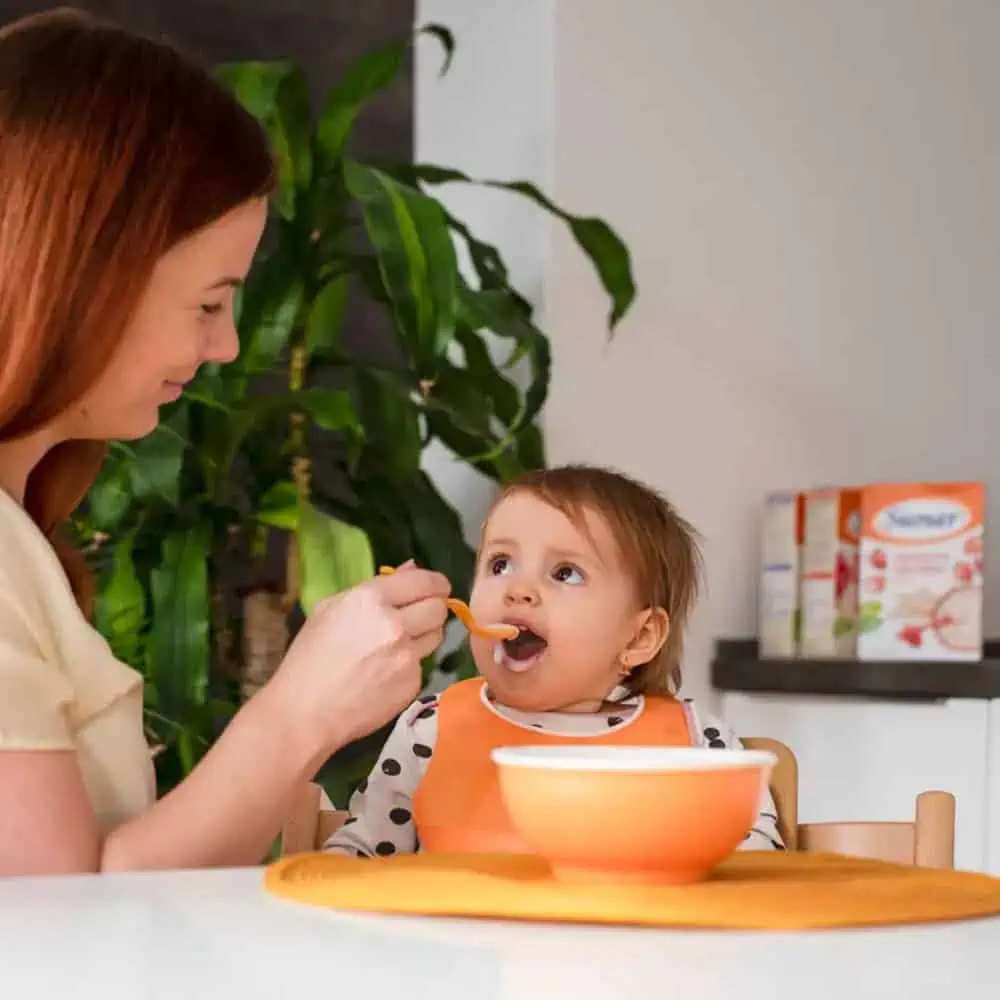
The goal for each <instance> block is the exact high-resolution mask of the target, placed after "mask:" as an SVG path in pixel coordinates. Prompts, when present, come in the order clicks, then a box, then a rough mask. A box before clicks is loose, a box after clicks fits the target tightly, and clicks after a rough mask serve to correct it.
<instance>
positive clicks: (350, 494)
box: [75, 25, 635, 788]
mask: <svg viewBox="0 0 1000 1000" xmlns="http://www.w3.org/2000/svg"><path fill="white" fill-rule="evenodd" d="M423 30H424V31H426V32H429V33H430V34H431V35H433V36H435V37H436V38H437V39H439V40H440V42H441V43H442V45H443V47H444V51H445V68H447V65H448V62H449V61H450V59H451V57H452V54H453V51H454V44H453V39H452V37H451V35H450V33H449V32H448V31H447V29H444V28H442V27H440V26H436V25H432V26H428V27H426V28H424V29H423ZM409 44H410V41H409V40H404V41H400V42H399V43H397V44H393V45H389V46H387V47H385V48H383V49H380V50H378V51H375V52H372V53H371V54H369V55H367V56H365V57H364V58H363V59H361V60H360V61H359V62H358V63H357V64H356V65H355V66H354V67H353V68H352V69H351V70H350V71H349V72H348V73H347V74H346V75H345V76H344V77H343V79H342V80H341V81H340V83H339V84H338V85H337V86H336V87H335V88H334V90H333V91H332V92H331V93H330V94H329V95H328V97H327V100H326V102H325V105H324V107H323V108H322V110H321V111H320V113H319V114H318V115H317V116H315V117H314V116H313V114H312V112H311V109H310V107H309V101H308V96H307V90H306V84H305V80H304V78H303V75H302V72H301V71H300V69H299V68H298V67H297V66H296V65H294V64H293V63H290V62H273V63H240V64H234V65H228V66H224V67H221V68H220V70H219V74H220V76H221V78H222V79H223V80H225V81H226V82H227V84H228V85H229V86H230V87H231V88H232V89H233V91H234V93H235V94H236V95H237V97H238V98H239V99H240V100H241V101H242V102H243V103H244V105H245V106H246V107H247V108H248V109H249V110H250V111H251V112H252V113H253V114H254V115H256V116H257V117H258V118H259V120H260V121H261V122H262V123H263V124H264V125H265V126H266V128H267V131H268V133H269V135H270V137H271V140H272V143H273V148H274V150H275V154H276V158H277V160H278V163H279V167H280V175H279V183H278V190H277V192H276V195H275V197H274V199H273V206H272V219H271V222H270V225H269V232H268V234H266V237H265V242H264V247H263V249H262V251H261V253H260V254H259V255H258V258H257V259H256V260H255V263H254V267H253V269H252V271H251V274H250V276H249V278H248V281H247V284H246V287H245V289H244V290H243V292H242V294H241V296H240V297H239V299H238V302H237V317H236V319H237V326H238V329H239V332H240V340H241V355H240V358H239V360H238V361H237V362H236V363H234V364H233V365H230V366H228V367H226V368H225V369H219V368H217V367H213V366H207V367H206V368H205V369H204V370H203V371H202V372H201V373H200V374H199V376H198V378H197V379H196V381H195V382H194V383H193V384H192V385H191V386H190V388H189V391H188V392H186V393H185V395H184V397H183V398H182V399H181V400H179V401H178V402H177V403H176V404H173V405H172V406H170V407H169V408H168V409H166V410H165V411H164V413H163V419H162V423H161V425H160V427H159V428H158V429H157V430H156V431H155V432H153V433H152V434H151V435H149V436H148V437H147V438H145V439H143V440H142V441H139V442H134V443H131V444H127V445H126V444H121V445H115V446H114V447H113V448H112V450H111V453H110V455H109V458H108V461H107V462H106V463H105V466H104V468H103V469H102V472H101V475H100V478H99V479H98V481H97V482H96V483H95V485H94V487H93V489H92V490H91V492H90V494H89V497H88V499H87V502H86V503H85V504H84V506H83V507H82V508H81V510H80V512H79V514H78V518H77V520H76V522H75V527H76V530H77V534H78V539H79V541H80V543H81V544H82V545H83V547H84V549H85V551H86V552H87V553H88V554H89V556H90V558H91V560H92V563H93V565H94V568H95V570H96V571H97V575H98V586H99V589H98V596H97V602H96V624H97V626H98V628H99V629H100V630H101V631H102V633H103V634H104V635H105V636H106V637H107V638H108V640H109V642H110V643H111V645H112V648H113V649H114V651H115V653H116V654H117V655H118V656H119V657H121V658H122V659H123V660H125V661H126V662H128V663H131V664H133V665H134V666H136V667H137V668H139V669H140V670H141V671H142V672H143V673H144V675H145V677H146V681H147V683H146V692H147V696H146V697H147V725H148V729H149V736H150V739H151V741H152V742H154V743H156V744H158V745H159V747H160V748H161V752H160V753H159V755H158V758H157V760H158V775H159V780H160V784H161V787H164V788H167V787H170V786H171V785H172V784H174V783H175V782H176V781H177V780H179V778H181V777H182V776H183V775H184V774H186V773H187V772H188V771H189V770H190V769H191V767H193V766H194V764H195V763H196V762H197V760H198V759H199V757H200V756H201V754H202V753H203V752H204V750H205V749H206V748H207V746H208V745H209V743H210V742H211V740H212V738H213V736H214V735H215V734H216V733H217V731H218V727H219V726H220V725H222V724H224V722H225V719H226V717H227V716H228V715H229V714H230V713H231V712H232V711H233V710H234V709H235V707H236V706H237V705H238V704H239V702H240V700H241V698H242V697H245V696H246V694H247V693H248V691H249V690H252V689H253V688H254V687H255V686H257V685H259V684H260V683H263V682H265V681H266V679H267V677H268V676H269V674H270V672H272V671H273V669H274V668H275V666H276V665H277V663H278V662H279V660H280V656H281V654H282V653H283V651H284V648H285V646H286V644H287V641H288V636H289V627H290V625H291V626H292V627H294V615H295V613H296V612H297V611H298V610H299V609H301V612H303V613H305V614H307V615H308V613H309V612H310V610H311V609H312V607H313V606H314V605H315V603H316V602H317V601H318V600H320V599H321V598H322V597H324V596H326V595H328V594H331V593H335V592H337V591H339V590H341V589H344V588H346V587H349V586H352V585H353V584H355V583H357V582H359V581H361V580H363V579H366V578H367V577H369V576H371V574H372V573H373V572H374V570H375V567H376V565H377V564H380V563H391V564H396V563H398V562H401V561H402V560H404V559H407V558H410V557H413V558H415V559H416V560H417V561H418V562H420V563H421V564H423V565H428V566H431V567H434V568H436V569H438V570H440V571H442V572H444V573H445V574H446V575H447V576H448V577H449V578H450V579H451V581H452V583H453V586H454V588H455V591H456V593H458V594H459V595H462V596H467V593H468V588H469V584H470V578H471V574H472V568H473V553H472V551H471V550H470V549H469V547H468V545H467V544H466V543H465V541H464V539H463V536H462V529H461V523H460V520H459V517H458V514H457V513H456V511H455V510H454V509H452V507H451V506H450V505H449V504H448V503H447V502H446V501H445V500H444V498H443V497H442V496H441V494H440V493H439V492H438V490H437V488H436V487H435V485H434V483H433V481H432V480H431V479H430V477H429V476H428V475H427V474H426V473H425V472H424V471H423V470H422V468H421V466H420V457H421V453H422V451H423V449H424V447H425V446H426V445H427V444H428V443H429V442H430V441H431V440H434V439H437V440H439V441H441V442H442V443H443V444H444V445H445V446H446V447H447V448H449V449H450V450H451V451H452V452H453V453H454V454H455V456H456V457H457V458H458V459H460V460H461V461H464V462H467V463H469V464H470V465H472V466H474V467H475V468H476V469H478V470H480V471H481V472H483V473H484V474H485V475H487V476H489V477H491V478H492V479H494V480H496V481H497V482H498V483H503V482H505V481H508V480H509V479H510V478H511V477H513V476H515V475H517V474H518V473H519V472H521V471H522V470H524V469H529V468H537V467H540V466H542V465H543V464H544V461H545V456H544V448H543V441H542V435H541V432H540V430H539V428H538V425H537V419H536V418H537V416H538V414H539V411H540V409H541V407H542V405H543V403H544V401H545V398H546V393H547V388H548V379H549V362H550V359H549V346H548V342H547V340H546V337H545V336H544V334H543V333H542V332H541V331H540V330H539V329H538V328H537V326H536V325H535V323H534V322H533V319H532V311H531V307H530V305H529V304H528V303H527V302H526V301H525V299H524V298H523V297H522V296H521V295H519V294H518V292H517V291H516V290H515V289H514V288H513V287H512V286H511V284H510V282H509V278H508V274H507V269H506V267H505V265H504V261H503V259H502V257H501V255H500V254H499V252H498V251H497V250H496V248H495V247H493V246H490V245H489V244H487V243H485V242H483V241H482V240H480V239H477V238H476V236H475V235H474V234H473V233H472V232H470V231H469V229H468V228H467V227H466V226H465V225H464V224H463V223H462V222H461V220H459V219H456V218H454V217H452V216H451V215H449V214H448V212H447V211H446V210H445V209H444V208H443V207H442V205H441V204H440V203H439V202H438V201H437V200H435V198H434V197H433V196H432V195H431V194H430V193H429V191H431V190H432V189H433V188H434V187H435V186H436V185H439V184H444V183H455V182H469V179H468V178H466V177H464V176H463V175H461V174H460V173H458V172H456V171H452V170H448V169H444V168H440V167H431V166H424V165H414V164H411V163H397V164H390V163H372V162H363V161H361V160H359V159H356V158H354V157H353V156H351V155H350V154H349V150H348V147H349V140H350V137H351V133H352V128H353V125H354V122H355V120H356V118H357V116H358V114H359V113H361V111H362V110H363V108H364V106H365V104H366V102H367V101H368V100H370V99H371V98H372V96H373V95H375V94H376V93H378V92H379V91H380V90H381V89H382V88H384V87H386V86H388V85H389V84H391V83H392V81H393V80H394V79H395V78H396V76H397V74H398V73H399V72H400V70H401V68H402V66H403V65H404V64H405V57H406V53H407V48H408V46H409ZM483 183H488V184H493V185H494V186H498V187H502V188H507V189H509V190H511V191H512V192H513V193H515V194H518V195H521V196H523V197H527V198H530V199H532V200H533V201H534V202H536V203H537V204H538V205H539V206H540V207H541V208H542V209H544V210H546V211H548V212H550V213H553V214H554V215H555V216H557V217H558V218H559V219H561V220H562V221H563V222H565V223H566V225H568V227H569V229H570V231H571V232H572V234H573V235H574V237H575V238H576V241H577V242H578V244H579V245H580V247H581V249H582V251H583V252H584V253H585V254H586V255H587V256H588V257H589V258H590V260H591V261H592V262H593V264H594V267H595V269H596V272H597V275H598V277H599V279H600V281H601V282H602V284H603V286H604V287H605V289H606V290H607V293H608V296H609V299H610V302H611V310H610V317H609V328H612V329H613V327H614V325H615V324H616V323H617V322H618V320H619V319H620V318H621V317H622V316H623V315H624V314H625V312H626V311H627V309H628V308H629V306H630V304H631V302H632V299H633V297H634V294H635V289H634V285H633V281H632V275H631V267H630V262H629V256H628V253H627V250H626V248H625V247H624V245H623V244H622V243H621V241H620V240H619V239H618V237H617V236H616V235H615V234H614V233H613V231H612V230H611V229H610V228H609V227H608V226H607V225H606V224H605V223H603V222H602V221H600V220H598V219H593V218H579V217H576V216H572V215H570V214H568V213H566V212H564V211H562V210H561V209H559V208H557V207H556V206H555V205H553V204H552V203H551V202H550V201H549V200H548V199H546V198H545V196H544V195H542V194H541V192H539V191H538V190H537V189H536V188H535V187H533V186H532V185H530V184H527V183H523V182H511V183H507V182H493V181H487V182H483ZM456 242H457V243H458V244H459V245H461V244H464V246H465V247H466V248H467V250H468V256H469V259H470V261H471V265H472V271H473V272H474V275H475V278H474V279H467V278H466V277H465V276H464V275H463V273H462V271H461V270H460V268H459V266H458V262H457V256H456ZM358 296H360V297H363V298H364V299H365V300H366V301H367V302H368V303H370V304H374V305H376V306H377V307H378V308H379V309H381V310H383V312H384V315H385V317H387V319H388V323H387V326H388V327H389V329H390V330H391V339H392V342H393V347H394V357H393V358H392V359H391V360H390V361H385V360H373V359H371V358H367V357H363V356H360V355H359V353H358V352H357V351H352V350H350V349H348V347H347V346H346V345H345V344H344V341H343V338H342V336H341V333H342V327H343V324H344V320H345V315H346V314H348V313H349V310H350V306H351V303H352V301H354V300H355V297H358ZM497 344H500V345H506V350H505V352H504V355H505V356H500V357H498V356H497V353H498V352H497V350H496V347H495V345H497ZM276 551H277V552H278V555H277V557H275V552H276ZM276 558H277V565H278V567H279V571H278V572H275V559H276ZM432 666H433V664H430V663H429V664H428V665H427V667H428V669H430V668H431V667H432ZM440 666H441V668H442V669H443V670H446V671H452V672H455V673H457V674H462V673H464V672H467V671H468V670H469V659H468V654H467V651H466V649H465V647H460V648H459V649H457V650H456V651H454V652H453V653H451V654H450V655H449V656H448V657H446V658H445V661H444V662H442V663H441V664H440ZM367 765H368V759H367V758H365V757H364V755H362V756H361V758H359V759H357V760H356V761H355V764H354V771H356V772H357V774H358V775H360V773H362V772H363V771H364V770H366V769H367Z"/></svg>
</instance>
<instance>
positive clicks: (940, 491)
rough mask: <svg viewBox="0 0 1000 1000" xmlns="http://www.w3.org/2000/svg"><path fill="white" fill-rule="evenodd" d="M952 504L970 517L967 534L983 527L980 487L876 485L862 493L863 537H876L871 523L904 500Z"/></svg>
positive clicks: (983, 497)
mask: <svg viewBox="0 0 1000 1000" xmlns="http://www.w3.org/2000/svg"><path fill="white" fill-rule="evenodd" d="M934 499H945V500H954V501H956V502H958V503H961V504H964V505H965V506H966V507H967V508H968V510H969V514H970V521H969V524H968V525H967V528H966V530H969V529H971V528H976V527H979V526H981V525H982V523H983V515H984V512H985V508H986V487H985V485H984V484H983V483H975V482H968V483H879V484H876V485H873V486H866V487H865V488H864V490H863V491H862V502H861V521H862V532H863V533H864V534H865V535H869V536H870V535H877V534H878V533H877V532H876V531H875V525H874V520H875V517H876V516H877V515H878V513H879V511H880V510H882V509H883V508H884V507H887V506H889V505H890V504H894V503H901V502H902V501H904V500H934Z"/></svg>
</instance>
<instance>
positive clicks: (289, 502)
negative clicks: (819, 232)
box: [255, 480, 299, 531]
mask: <svg viewBox="0 0 1000 1000" xmlns="http://www.w3.org/2000/svg"><path fill="white" fill-rule="evenodd" d="M255 517H256V518H257V520H258V521H260V523H261V524H266V525H268V527H271V528H282V529H284V530H285V531H295V529H296V528H297V527H298V524H299V494H298V490H297V489H296V488H295V484H294V483H293V482H291V481H289V480H285V481H283V482H278V483H275V484H274V485H273V486H272V487H271V488H270V489H269V490H268V491H267V492H266V493H265V494H264V495H263V496H262V497H261V499H260V503H259V504H258V505H257V510H256V512H255Z"/></svg>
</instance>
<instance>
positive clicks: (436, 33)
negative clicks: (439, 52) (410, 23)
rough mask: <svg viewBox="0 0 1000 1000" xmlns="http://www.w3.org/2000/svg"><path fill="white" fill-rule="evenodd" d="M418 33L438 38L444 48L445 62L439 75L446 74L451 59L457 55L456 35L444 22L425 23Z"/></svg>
mask: <svg viewBox="0 0 1000 1000" xmlns="http://www.w3.org/2000/svg"><path fill="white" fill-rule="evenodd" d="M418 34H426V35H431V36H432V37H434V38H436V39H437V40H438V41H439V42H440V43H441V47H442V48H443V49H444V62H443V63H442V64H441V71H440V72H439V73H438V76H444V75H445V73H447V72H448V70H449V69H451V61H452V58H453V57H454V55H455V36H454V35H453V34H452V32H451V29H449V28H446V27H445V26H444V25H443V24H425V25H423V26H422V27H421V28H420V31H419V32H418Z"/></svg>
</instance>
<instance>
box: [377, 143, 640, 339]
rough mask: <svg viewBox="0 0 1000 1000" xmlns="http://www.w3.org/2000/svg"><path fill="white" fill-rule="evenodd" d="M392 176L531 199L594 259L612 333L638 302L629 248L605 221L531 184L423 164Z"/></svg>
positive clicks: (406, 167)
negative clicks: (457, 184) (475, 186)
mask: <svg viewBox="0 0 1000 1000" xmlns="http://www.w3.org/2000/svg"><path fill="white" fill-rule="evenodd" d="M392 172H393V175H394V176H397V177H402V178H405V179H407V180H409V181H411V182H414V183H415V182H416V181H422V182H424V183H425V184H449V183H453V182H456V181H457V182H461V183H466V184H479V185H482V186H484V187H493V188H499V189H501V190H505V191H512V192H514V193H515V194H519V195H521V196H522V197H525V198H528V199H529V200H531V201H533V202H534V203H535V204H536V205H539V206H540V207H541V208H544V209H545V210H546V211H547V212H549V213H550V214H551V215H554V216H555V217H556V218H557V219H560V220H562V221H563V222H564V223H565V224H566V226H567V227H568V228H569V231H570V233H571V234H572V235H573V238H574V239H575V240H576V242H577V245H578V246H579V247H580V249H581V250H582V251H583V252H584V254H586V256H587V257H588V258H589V259H590V262H591V264H592V265H593V267H594V270H595V271H596V273H597V277H598V279H599V280H600V282H601V284H602V285H603V287H604V290H605V291H606V292H607V294H608V297H609V298H610V299H611V311H610V313H609V314H608V328H609V330H611V331H614V329H615V327H616V326H617V325H618V323H619V322H620V321H621V319H622V317H624V316H625V314H626V313H627V312H628V311H629V309H630V308H631V306H632V303H633V302H634V301H635V296H636V288H635V279H634V277H633V274H632V259H631V255H630V254H629V250H628V247H627V246H626V245H625V244H624V243H623V242H622V240H621V238H620V237H619V236H618V234H617V233H616V232H615V231H614V230H613V229H612V228H611V227H610V226H609V225H608V224H607V223H606V222H605V221H604V220H603V219H598V218H594V217H588V216H579V215H572V214H571V213H569V212H567V211H565V210H564V209H562V208H560V207H559V206H558V205H556V204H555V203H554V202H553V201H552V200H551V199H549V198H548V197H546V196H545V195H544V194H542V192H541V191H540V190H539V189H538V188H537V187H536V186H535V185H534V184H531V183H530V182H529V181H497V180H478V179H475V178H472V177H469V176H468V175H467V174H463V173H462V172H461V171H459V170H451V169H448V168H445V167H435V166H432V165H430V164H422V163H421V164H413V165H412V166H411V165H408V164H407V165H401V166H399V167H396V166H394V167H393V168H392Z"/></svg>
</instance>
